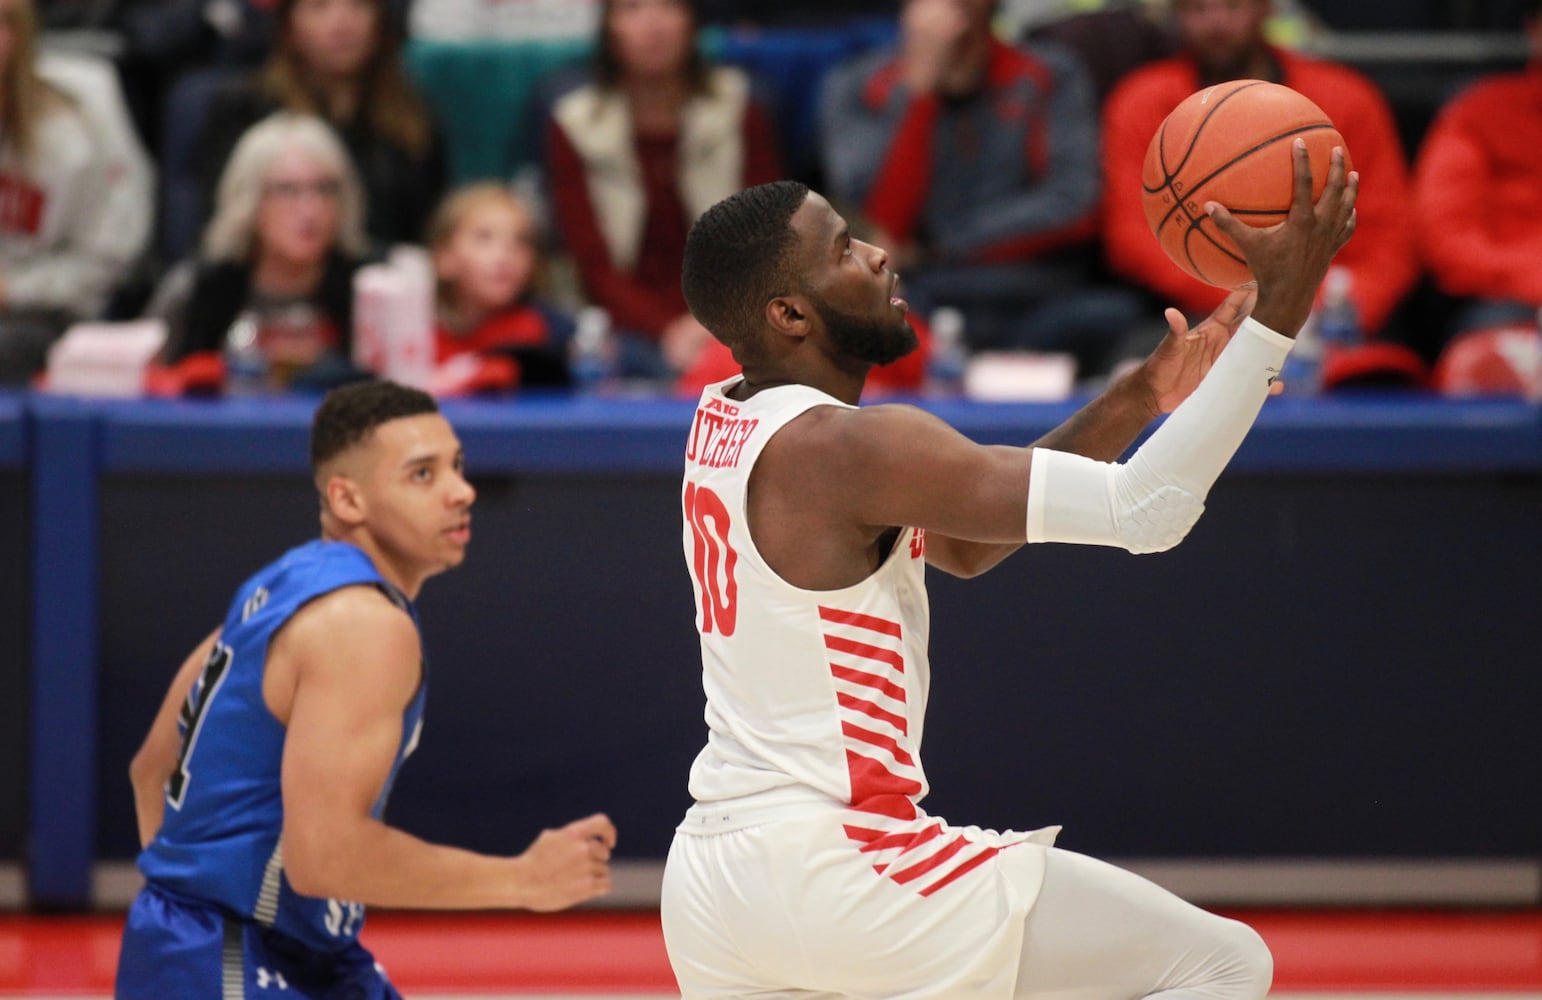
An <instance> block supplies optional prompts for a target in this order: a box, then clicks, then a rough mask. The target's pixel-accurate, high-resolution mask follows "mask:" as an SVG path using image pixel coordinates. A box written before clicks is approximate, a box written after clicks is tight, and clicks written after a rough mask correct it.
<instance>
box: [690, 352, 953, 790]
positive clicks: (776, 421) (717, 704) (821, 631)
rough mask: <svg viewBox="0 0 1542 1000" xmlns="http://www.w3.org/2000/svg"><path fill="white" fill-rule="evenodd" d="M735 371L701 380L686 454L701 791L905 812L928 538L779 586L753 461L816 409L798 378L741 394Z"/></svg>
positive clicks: (919, 700)
mask: <svg viewBox="0 0 1542 1000" xmlns="http://www.w3.org/2000/svg"><path fill="white" fill-rule="evenodd" d="M739 381H740V376H735V377H734V378H732V379H728V380H726V381H724V382H720V383H717V384H716V385H712V386H708V387H707V389H706V391H705V392H703V394H702V397H701V402H700V404H699V405H698V406H697V408H696V416H695V420H694V421H693V423H692V427H691V433H690V438H689V440H688V442H687V444H686V453H685V487H684V491H683V495H682V504H683V507H684V514H685V531H684V540H685V557H686V562H687V564H688V565H689V567H690V570H691V580H692V584H693V586H694V588H695V592H696V625H697V629H698V631H699V632H700V634H701V653H702V684H703V687H704V688H705V689H706V695H707V709H706V719H707V727H708V735H707V745H706V747H705V748H704V749H703V750H702V751H701V753H700V754H699V755H698V756H697V758H696V761H695V763H694V764H693V765H692V767H691V778H690V791H691V794H692V796H693V797H694V798H695V799H696V801H697V802H698V803H719V802H726V801H728V800H738V801H740V802H743V801H744V800H745V799H746V798H747V797H752V796H754V797H757V798H758V799H761V800H767V801H771V800H776V799H779V798H782V796H781V795H776V794H772V795H769V796H767V795H763V794H762V793H772V792H774V790H777V789H786V790H787V792H786V793H785V794H786V796H787V797H788V798H798V797H808V798H813V797H814V796H810V795H808V792H809V790H812V791H814V792H817V793H818V794H819V797H828V799H827V800H835V801H837V802H840V803H844V804H846V805H849V806H854V807H856V808H859V809H862V810H864V811H866V812H871V813H875V814H885V815H889V816H895V817H898V816H906V817H910V816H914V815H916V811H915V809H914V804H915V803H916V802H919V801H920V799H921V798H922V797H923V796H924V795H925V794H926V791H927V783H926V776H925V774H924V773H923V771H922V769H921V757H920V747H921V724H922V717H923V715H924V713H925V709H926V695H927V686H928V682H929V677H928V672H929V671H928V665H927V659H926V647H927V635H928V631H929V627H930V618H929V611H928V606H927V598H926V583H925V577H924V572H925V559H924V554H925V536H924V535H923V533H922V532H921V531H919V530H918V529H914V528H905V529H903V530H902V531H901V532H900V534H899V537H898V539H897V540H896V541H895V543H894V548H893V550H892V551H891V552H890V553H889V554H888V556H887V557H886V558H885V559H884V561H883V564H882V565H881V566H880V567H879V568H878V569H877V571H875V572H874V573H873V574H872V575H871V576H869V577H868V578H867V579H865V580H863V581H862V582H861V583H858V584H855V585H853V586H850V587H846V588H844V589H842V590H831V591H809V590H802V589H799V588H797V587H794V586H792V585H791V584H789V583H787V582H786V581H785V580H783V579H782V578H781V577H779V576H778V575H777V574H776V573H775V572H773V571H772V570H771V568H770V567H769V566H767V565H766V562H765V560H764V559H763V558H761V555H760V552H759V550H758V549H757V548H756V547H755V542H754V539H752V538H751V537H750V531H749V519H748V516H747V509H748V506H747V498H748V493H749V481H750V472H751V470H753V469H754V467H755V462H756V460H757V459H758V458H759V457H760V453H761V450H762V449H763V448H764V447H765V445H766V442H767V441H769V440H770V439H771V437H772V435H774V434H775V433H776V432H777V431H778V430H780V429H781V428H782V427H784V426H785V425H786V424H787V423H788V422H789V421H791V420H793V419H794V418H796V417H798V416H799V415H801V414H803V413H805V412H807V411H808V410H809V409H811V408H813V407H816V406H840V407H845V408H847V409H851V408H852V407H850V406H848V405H847V404H845V403H842V402H840V401H839V400H837V399H835V398H834V397H832V396H829V395H827V394H825V393H823V392H820V391H819V390H817V389H813V388H809V387H807V386H797V385H793V386H781V387H778V388H773V389H767V390H764V391H762V392H760V393H757V394H756V395H755V396H754V397H753V398H751V399H750V400H749V401H747V402H742V403H741V402H736V401H734V400H731V399H729V398H727V397H726V396H725V395H724V394H723V391H724V389H726V388H728V387H730V386H733V385H735V384H736V383H738V382H739Z"/></svg>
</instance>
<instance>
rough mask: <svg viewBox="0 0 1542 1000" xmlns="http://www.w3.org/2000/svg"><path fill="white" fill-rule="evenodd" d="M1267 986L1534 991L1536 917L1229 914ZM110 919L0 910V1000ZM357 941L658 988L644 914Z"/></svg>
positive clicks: (73, 969) (406, 970)
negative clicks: (1271, 969) (1250, 941)
mask: <svg viewBox="0 0 1542 1000" xmlns="http://www.w3.org/2000/svg"><path fill="white" fill-rule="evenodd" d="M1230 915H1231V916H1236V917H1238V918H1240V919H1242V920H1245V921H1247V922H1248V923H1249V924H1251V925H1252V926H1254V927H1255V928H1257V929H1258V931H1259V933H1260V934H1262V935H1263V937H1264V940H1266V941H1267V942H1268V943H1269V947H1270V948H1271V949H1272V950H1273V951H1274V957H1275V989H1276V990H1293V991H1304V990H1335V991H1356V990H1361V991H1373V990H1387V991H1392V990H1396V991H1402V992H1420V991H1435V992H1451V991H1458V990H1461V991H1484V992H1504V991H1522V990H1524V991H1531V992H1538V991H1542V910H1516V911H1504V912H1478V913H1469V912H1460V911H1439V912H1425V911H1364V910H1332V911H1289V910H1286V911H1281V910H1268V911H1246V912H1242V911H1236V912H1232V913H1230ZM121 926H122V917H121V916H117V915H104V916H88V917H53V916H23V915H0V997H3V996H18V995H33V996H37V995H49V994H51V995H57V996H68V995H72V994H73V995H80V994H95V995H98V996H100V995H104V994H108V993H110V992H111V990H112V977H113V971H114V969H115V968H116V965H117V957H118V934H119V931H120V928H121ZM364 941H365V943H366V944H367V945H369V947H370V948H371V949H373V950H374V952H375V954H376V956H377V957H379V958H380V960H381V962H382V963H383V964H384V965H385V967H386V968H387V969H389V970H390V972H391V976H392V978H393V979H394V980H395V981H396V982H397V984H398V985H399V986H400V987H401V988H402V989H403V991H404V992H406V993H408V994H409V995H411V994H412V993H425V992H433V993H466V994H476V993H494V992H501V993H510V992H531V993H586V992H605V993H628V992H636V993H670V992H673V991H674V989H675V985H674V977H673V976H672V975H671V974H670V971H669V963H668V960H667V958H666V956H665V954H664V939H663V935H662V932H661V931H660V928H659V918H658V914H657V913H656V912H650V911H639V912H617V911H581V912H578V913H561V914H547V915H536V914H404V913H381V912H375V913H372V914H371V915H370V917H369V923H368V924H367V925H366V927H365V930H364Z"/></svg>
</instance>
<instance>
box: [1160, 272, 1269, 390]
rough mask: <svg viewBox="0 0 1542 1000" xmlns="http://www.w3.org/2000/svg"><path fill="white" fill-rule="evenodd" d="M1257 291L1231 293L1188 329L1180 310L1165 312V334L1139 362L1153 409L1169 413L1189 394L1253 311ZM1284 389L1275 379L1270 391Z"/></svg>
mask: <svg viewBox="0 0 1542 1000" xmlns="http://www.w3.org/2000/svg"><path fill="white" fill-rule="evenodd" d="M1257 294H1258V293H1257V291H1256V290H1255V289H1253V288H1239V289H1237V290H1235V291H1233V292H1231V293H1230V294H1228V295H1227V296H1226V298H1225V299H1224V300H1222V302H1221V304H1220V305H1218V306H1216V307H1215V311H1214V312H1212V313H1211V314H1210V315H1209V316H1206V317H1205V318H1204V319H1203V320H1201V321H1200V322H1199V324H1198V325H1196V326H1195V327H1194V328H1193V329H1190V328H1189V321H1188V320H1187V319H1186V318H1184V315H1183V313H1181V312H1179V311H1178V310H1177V309H1168V310H1167V311H1166V313H1165V314H1164V315H1165V316H1166V318H1167V336H1166V337H1163V338H1162V342H1161V343H1160V344H1158V345H1157V349H1156V350H1154V351H1152V352H1151V356H1150V357H1148V358H1147V359H1146V360H1145V361H1144V362H1143V363H1142V364H1141V374H1142V375H1143V376H1144V377H1145V380H1146V386H1147V391H1148V392H1149V393H1150V394H1151V396H1150V398H1151V406H1152V409H1153V410H1154V411H1155V412H1157V413H1171V412H1172V411H1173V410H1175V409H1177V407H1178V404H1179V403H1181V402H1183V401H1184V400H1185V399H1187V398H1189V393H1191V392H1193V391H1194V389H1195V387H1196V386H1198V385H1199V383H1200V381H1201V380H1202V379H1203V378H1204V377H1205V373H1206V372H1208V371H1209V370H1210V366H1211V365H1213V364H1215V359H1216V358H1217V357H1219V356H1220V354H1221V351H1222V350H1224V349H1225V348H1226V345H1227V344H1228V343H1229V342H1230V341H1231V338H1232V334H1234V333H1236V332H1237V328H1238V327H1239V326H1241V325H1242V321H1243V320H1244V319H1246V318H1247V316H1248V313H1249V312H1251V311H1252V309H1253V303H1254V301H1255V299H1256V297H1257ZM1283 389H1284V386H1283V385H1282V384H1281V383H1279V382H1276V383H1275V384H1274V385H1273V386H1271V387H1270V389H1269V392H1270V394H1271V395H1273V394H1276V393H1279V392H1281V391H1282V390H1283Z"/></svg>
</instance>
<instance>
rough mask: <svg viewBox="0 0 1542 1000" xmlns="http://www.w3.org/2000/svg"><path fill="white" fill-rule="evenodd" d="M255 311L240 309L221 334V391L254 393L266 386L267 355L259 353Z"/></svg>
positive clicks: (240, 394)
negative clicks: (224, 332) (222, 380)
mask: <svg viewBox="0 0 1542 1000" xmlns="http://www.w3.org/2000/svg"><path fill="white" fill-rule="evenodd" d="M260 327H261V325H260V323H259V321H258V319H257V315H256V313H254V312H252V311H251V310H250V309H247V310H244V311H242V313H241V315H239V316H237V317H236V321H235V322H234V323H232V324H230V330H229V331H228V332H227V333H226V334H225V395H227V396H258V395H262V394H263V393H265V392H267V390H268V358H267V356H266V355H265V354H263V353H262V344H261V342H260V338H259V336H258V334H259V333H260V332H261V329H260Z"/></svg>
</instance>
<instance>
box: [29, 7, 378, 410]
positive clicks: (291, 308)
mask: <svg viewBox="0 0 1542 1000" xmlns="http://www.w3.org/2000/svg"><path fill="white" fill-rule="evenodd" d="M0 2H3V0H0ZM363 218H364V196H363V192H362V190H361V186H360V183H359V179H358V176H357V174H356V173H355V172H354V169H353V166H352V164H351V163H350V161H349V158H348V153H347V151H346V150H345V149H344V148H343V146H342V144H341V143H340V142H338V140H337V137H336V135H335V134H334V133H333V132H332V130H331V129H330V128H328V127H327V125H326V124H325V123H324V122H322V121H321V120H320V119H317V118H315V117H312V116H309V115H300V114H295V113H293V112H287V111H284V112H278V113H277V114H274V115H271V116H269V117H268V118H265V119H263V120H262V121H261V122H259V123H258V124H256V125H254V126H253V127H252V128H251V129H250V130H249V131H248V132H247V133H246V135H244V136H243V137H242V138H241V141H240V142H239V143H237V144H236V148H235V150H234V151H233V152H232V153H231V156H230V162H229V163H228V164H227V165H226V167H225V171H224V173H223V174H222V175H221V177H220V183H219V189H218V197H217V199H216V202H215V210H214V217H213V218H212V219H211V220H210V221H209V224H208V226H207V227H206V228H205V230H204V235H203V244H202V249H201V250H200V252H199V253H198V255H197V256H196V257H195V258H194V259H192V260H188V261H184V262H183V263H182V264H179V265H178V266H177V267H176V268H174V269H173V270H172V271H171V272H170V273H169V274H168V275H167V276H166V279H165V280H164V281H163V282H162V285H161V288H160V289H159V290H158V292H157V293H156V296H155V299H154V300H153V301H152V303H151V305H150V308H149V310H148V311H149V314H150V315H152V316H159V317H161V318H163V319H165V320H166V321H167V325H168V327H169V329H170V331H171V338H170V342H169V345H168V349H167V353H166V357H167V360H168V361H170V362H172V363H173V364H176V363H180V362H185V361H186V360H187V359H188V358H190V357H196V356H207V355H210V354H215V355H218V356H221V357H223V359H224V361H225V363H226V365H227V367H228V366H230V365H232V364H239V365H242V366H243V368H242V372H243V374H245V375H246V376H247V377H248V378H250V379H252V380H253V381H255V382H258V383H261V384H262V385H264V386H265V387H266V388H269V389H278V388H285V387H287V386H291V385H304V386H312V387H316V386H321V385H325V384H330V383H332V382H336V381H340V380H345V379H347V378H351V377H353V376H354V375H355V374H356V372H355V370H354V369H353V367H352V365H351V362H350V355H351V351H352V342H353V276H354V272H355V271H357V270H358V268H359V267H360V266H361V265H363V264H364V263H366V262H367V260H368V259H369V241H368V239H367V238H366V236H365V234H364V228H363ZM253 365H256V366H257V368H258V370H257V371H255V372H253V371H252V370H251V366H253Z"/></svg>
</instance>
